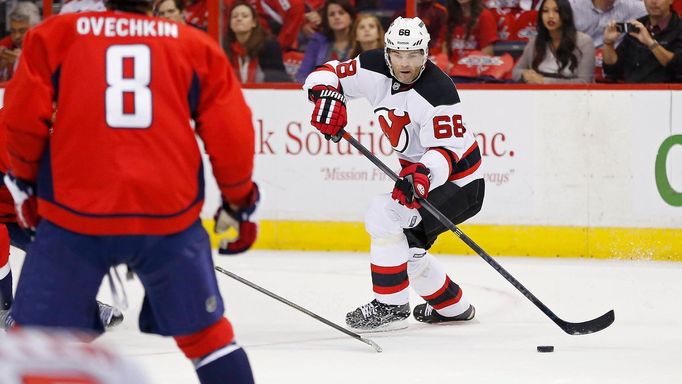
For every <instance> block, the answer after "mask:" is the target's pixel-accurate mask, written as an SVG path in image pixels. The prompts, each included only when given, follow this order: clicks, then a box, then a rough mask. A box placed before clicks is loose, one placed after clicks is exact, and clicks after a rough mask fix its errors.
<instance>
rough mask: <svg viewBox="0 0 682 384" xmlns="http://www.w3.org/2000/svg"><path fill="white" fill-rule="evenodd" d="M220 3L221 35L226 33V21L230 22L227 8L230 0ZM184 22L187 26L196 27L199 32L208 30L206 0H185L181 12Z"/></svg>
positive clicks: (223, 0)
mask: <svg viewBox="0 0 682 384" xmlns="http://www.w3.org/2000/svg"><path fill="white" fill-rule="evenodd" d="M219 1H222V2H223V4H222V10H223V35H224V34H226V33H227V30H228V29H229V28H228V25H229V23H228V21H229V20H230V15H229V8H230V4H231V2H230V0H219ZM183 14H184V16H185V21H186V22H187V24H189V25H191V26H194V27H197V28H199V29H201V30H204V31H207V30H208V4H207V2H206V0H186V2H185V9H184V10H183Z"/></svg>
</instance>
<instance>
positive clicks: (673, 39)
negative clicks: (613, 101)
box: [603, 0, 682, 83]
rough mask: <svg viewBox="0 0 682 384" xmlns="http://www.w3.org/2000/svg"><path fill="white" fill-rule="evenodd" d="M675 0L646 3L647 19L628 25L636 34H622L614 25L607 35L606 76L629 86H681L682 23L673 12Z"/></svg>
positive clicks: (631, 22)
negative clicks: (622, 37)
mask: <svg viewBox="0 0 682 384" xmlns="http://www.w3.org/2000/svg"><path fill="white" fill-rule="evenodd" d="M671 2H672V0H644V4H645V5H646V9H647V15H646V16H644V17H641V18H639V19H637V20H630V21H629V24H630V25H631V26H634V27H635V31H631V32H629V33H626V34H625V38H624V39H623V42H622V43H620V45H618V48H617V49H616V48H615V43H616V39H617V38H618V37H619V36H621V33H620V32H618V30H617V29H616V23H615V22H611V23H609V25H608V26H607V27H606V30H605V31H604V49H603V53H604V72H606V75H607V76H608V77H610V78H614V79H617V80H621V79H622V80H624V81H625V82H626V83H672V82H682V21H681V20H680V17H679V16H678V15H677V14H676V13H674V12H671V10H670V5H671Z"/></svg>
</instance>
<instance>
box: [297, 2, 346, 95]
mask: <svg viewBox="0 0 682 384" xmlns="http://www.w3.org/2000/svg"><path fill="white" fill-rule="evenodd" d="M353 19H355V8H354V7H353V6H352V5H351V3H350V2H349V0H327V1H326V2H325V3H324V7H322V24H321V27H322V31H321V32H318V33H316V34H314V35H313V37H311V38H310V41H308V45H307V46H306V49H305V55H304V56H303V62H302V63H301V67H300V68H299V69H298V73H297V74H296V80H297V81H298V82H299V83H302V82H304V81H305V78H306V77H307V76H308V74H310V72H312V71H313V69H314V68H315V67H316V66H318V65H320V64H324V63H326V62H327V61H330V60H339V61H345V60H347V59H349V58H350V50H351V45H352V44H351V39H350V29H351V24H353Z"/></svg>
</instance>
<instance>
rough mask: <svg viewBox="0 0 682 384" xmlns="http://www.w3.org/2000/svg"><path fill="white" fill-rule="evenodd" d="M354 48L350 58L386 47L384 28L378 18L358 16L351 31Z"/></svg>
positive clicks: (370, 15)
mask: <svg viewBox="0 0 682 384" xmlns="http://www.w3.org/2000/svg"><path fill="white" fill-rule="evenodd" d="M350 40H351V41H352V44H353V45H352V48H351V51H350V55H349V57H356V56H357V55H359V54H361V53H362V52H364V51H369V50H370V49H376V48H383V47H384V27H382V26H381V21H380V20H379V18H378V17H376V16H374V15H373V14H370V13H363V14H360V15H358V17H357V18H356V19H355V22H354V23H353V28H352V29H351V31H350Z"/></svg>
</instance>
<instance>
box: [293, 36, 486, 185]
mask: <svg viewBox="0 0 682 384" xmlns="http://www.w3.org/2000/svg"><path fill="white" fill-rule="evenodd" d="M320 84H323V85H331V86H333V87H336V88H337V89H340V90H341V91H342V92H343V93H344V94H345V96H346V97H349V98H358V97H364V98H366V99H367V100H368V101H369V102H370V104H371V105H372V107H373V108H374V114H375V115H376V119H377V121H378V123H379V125H380V126H381V129H382V131H383V133H384V135H385V136H386V138H387V139H388V140H389V141H390V143H391V146H392V147H393V149H394V150H395V151H396V152H397V154H398V157H399V159H400V163H401V165H402V166H403V167H406V166H408V165H409V164H412V163H416V162H420V163H423V164H424V165H425V166H426V167H427V168H429V170H430V171H431V189H432V190H433V189H434V188H436V187H438V186H441V185H443V184H444V183H445V182H447V181H452V182H454V183H455V184H457V185H459V186H464V185H466V184H468V183H469V182H471V181H473V180H475V179H479V178H482V177H483V176H482V172H481V171H480V170H479V168H480V165H481V153H480V151H479V149H478V144H477V143H476V138H475V136H474V133H473V132H472V131H471V129H470V128H469V127H467V126H465V124H464V112H463V110H462V105H461V104H460V99H459V94H458V93H457V88H456V87H455V84H454V83H453V82H452V79H450V77H449V76H448V75H446V74H445V73H444V72H443V71H441V70H440V69H439V68H438V67H437V66H436V65H434V64H433V63H431V62H430V61H428V60H427V62H426V68H425V69H424V72H423V73H422V75H421V77H420V78H419V79H418V80H417V81H416V82H414V83H413V84H410V85H405V84H402V83H400V82H398V81H397V80H395V79H394V78H393V76H391V74H390V71H389V69H388V65H386V62H385V60H384V51H383V49H375V50H371V51H366V52H363V53H362V54H360V55H359V56H358V57H357V58H355V59H351V60H348V61H345V62H339V61H336V60H333V61H330V62H327V63H326V64H324V65H322V66H320V67H318V68H316V69H315V71H313V72H312V73H311V74H310V75H309V76H308V78H307V79H306V81H305V84H304V86H303V88H304V89H305V90H309V89H311V88H312V87H314V86H315V85H320Z"/></svg>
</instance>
